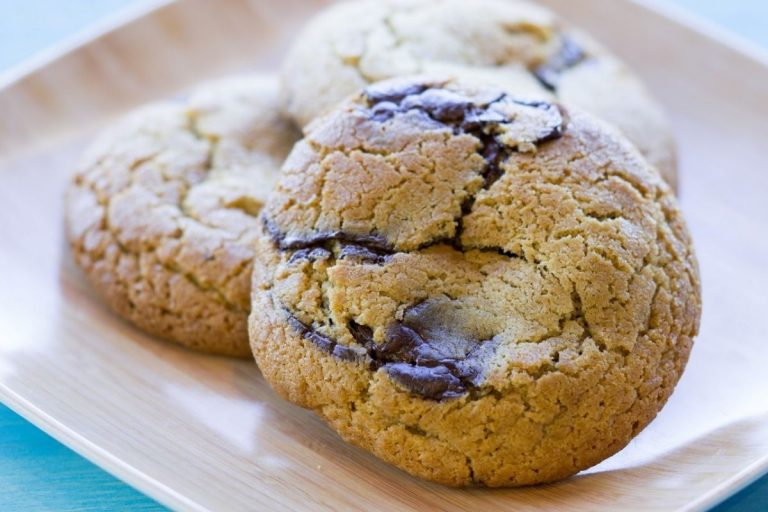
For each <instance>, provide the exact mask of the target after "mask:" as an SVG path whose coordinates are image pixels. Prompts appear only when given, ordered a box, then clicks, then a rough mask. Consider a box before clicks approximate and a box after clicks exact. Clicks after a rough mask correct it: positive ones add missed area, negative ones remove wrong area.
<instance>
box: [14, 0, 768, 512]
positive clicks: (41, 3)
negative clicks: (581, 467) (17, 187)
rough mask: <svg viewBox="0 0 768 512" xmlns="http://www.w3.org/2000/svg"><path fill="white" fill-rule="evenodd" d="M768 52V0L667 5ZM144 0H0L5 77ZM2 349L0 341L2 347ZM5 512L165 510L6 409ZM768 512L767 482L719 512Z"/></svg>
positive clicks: (686, 0) (676, 0)
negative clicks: (49, 48)
mask: <svg viewBox="0 0 768 512" xmlns="http://www.w3.org/2000/svg"><path fill="white" fill-rule="evenodd" d="M660 1H664V2H666V3H669V4H672V5H676V6H679V7H681V8H683V9H687V10H689V11H691V12H693V13H695V14H697V15H698V16H699V17H701V18H706V19H709V20H710V21H713V22H715V23H717V24H719V25H721V26H723V27H724V28H726V29H729V30H731V31H732V32H735V33H737V34H739V35H741V36H743V37H744V38H746V39H749V40H751V41H752V42H753V43H757V44H759V45H762V46H764V47H768V2H766V1H765V0H733V1H730V2H724V1H722V0H660ZM140 2H141V0H95V1H94V0H69V1H67V2H60V1H59V0H24V2H5V1H0V42H1V44H0V73H2V72H3V71H5V70H7V69H9V68H11V67H13V66H15V65H18V64H19V63H21V62H23V61H24V60H26V59H28V58H30V57H32V56H34V55H35V54H36V53H38V52H40V51H42V50H44V49H46V48H48V47H50V46H51V45H53V44H56V43H57V42H59V41H62V40H65V39H66V38H68V37H71V36H72V35H73V34H75V33H77V32H78V31H80V30H83V29H84V28H86V27H88V26H89V25H90V24H92V23H94V22H96V21H99V20H101V19H103V18H104V17H106V16H113V15H115V13H117V12H119V10H121V9H125V8H129V7H131V6H135V4H137V3H140ZM0 342H1V341H0ZM0 510H2V511H9V512H10V511H16V510H24V511H27V510H34V511H48V510H50V511H69V510H77V511H84V510H85V511H88V510H138V511H156V510H164V508H163V507H162V506H161V505H159V504H157V503H156V502H154V501H153V500H152V499H150V498H148V497H146V496H144V495H143V494H141V493H140V492H138V491H136V490H134V489H132V488H131V487H129V486H128V485H126V484H124V483H123V482H121V481H119V480H117V479H116V478H114V477H112V476H111V475H109V474H108V473H106V472H105V471H103V470H101V469H100V468H98V467H97V466H95V465H94V464H92V463H90V462H88V461H87V460H85V459H84V458H82V457H80V456H79V455H77V454H76V453H74V452H73V451H72V450H70V449H68V448H66V447H65V446H64V445H62V444H60V443H58V442H57V441H55V440H54V439H52V438H51V437H50V436H48V435H47V434H45V433H44V432H42V431H41V430H39V429H38V428H36V427H35V426H33V425H32V424H30V423H28V422H27V421H25V420H24V419H23V418H21V417H20V416H18V415H17V414H15V413H14V412H13V411H11V410H10V409H8V408H6V407H4V406H2V405H0ZM753 510H754V511H759V510H768V475H766V476H764V477H763V478H761V479H759V480H758V481H757V482H755V483H754V484H752V485H750V486H749V487H747V488H746V489H744V490H743V491H741V492H740V493H738V494H736V495H735V496H733V497H731V498H729V499H728V500H727V501H725V502H724V503H722V504H721V505H719V506H717V507H716V508H715V509H713V512H735V511H753Z"/></svg>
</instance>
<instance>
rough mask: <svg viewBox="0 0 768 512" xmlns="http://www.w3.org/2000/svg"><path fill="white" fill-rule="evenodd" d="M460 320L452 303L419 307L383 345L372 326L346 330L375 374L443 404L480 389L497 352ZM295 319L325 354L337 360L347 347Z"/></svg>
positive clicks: (408, 313) (392, 330)
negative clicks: (381, 370) (341, 349)
mask: <svg viewBox="0 0 768 512" xmlns="http://www.w3.org/2000/svg"><path fill="white" fill-rule="evenodd" d="M457 316H460V313H458V315H457V313H456V310H455V308H454V309H453V310H452V309H451V305H450V303H446V302H438V301H425V302H422V303H419V304H416V305H414V306H411V307H410V308H408V309H407V310H406V312H405V314H404V318H403V320H402V321H394V322H392V323H391V324H390V325H389V327H388V328H387V329H386V333H385V335H384V341H383V342H382V343H381V344H377V343H376V342H375V341H374V339H373V329H372V328H371V327H369V326H367V325H362V324H358V323H357V322H355V321H354V320H353V321H350V322H349V324H348V325H347V328H348V329H349V332H350V334H352V337H353V338H354V339H355V341H356V342H357V343H358V344H360V346H361V347H360V350H361V351H364V352H365V353H367V355H368V360H369V364H370V366H371V368H372V369H378V368H384V370H385V371H386V372H387V373H388V374H390V375H391V376H392V377H393V378H394V379H395V380H396V381H397V382H398V383H400V384H401V385H402V386H404V387H406V388H408V389H409V390H411V391H412V392H414V393H416V394H418V395H420V396H423V397H424V398H429V399H431V400H443V399H446V398H455V397H458V396H461V395H462V394H464V393H467V392H469V390H470V389H472V388H474V387H476V386H477V385H479V383H480V381H481V380H482V376H483V368H484V367H485V361H486V360H487V359H488V358H489V357H490V356H491V355H492V354H493V351H494V350H495V347H496V343H495V342H494V341H493V340H492V339H491V340H485V341H482V340H479V339H476V338H477V337H476V336H475V335H473V333H472V332H471V331H472V327H471V326H472V323H471V321H470V320H466V321H462V320H461V318H457ZM290 318H294V320H293V321H291V325H292V327H293V328H294V329H295V330H297V331H298V332H299V333H300V334H301V335H302V336H303V337H304V338H305V339H307V340H309V341H312V342H313V343H315V344H316V345H317V346H318V348H320V349H321V350H324V351H326V352H329V353H332V354H334V355H336V354H335V353H334V349H337V348H339V347H342V345H338V344H335V343H334V342H332V341H331V340H328V338H326V337H325V336H322V335H318V337H315V336H312V335H311V334H310V333H309V332H308V331H310V330H311V329H309V328H308V327H307V326H305V325H304V324H301V323H300V322H298V321H297V320H296V319H295V317H291V316H290V313H289V319H290ZM289 321H290V320H289ZM345 348H349V347H345ZM337 357H339V356H337ZM354 360H359V358H357V359H354Z"/></svg>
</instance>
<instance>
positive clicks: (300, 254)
mask: <svg viewBox="0 0 768 512" xmlns="http://www.w3.org/2000/svg"><path fill="white" fill-rule="evenodd" d="M331 256H333V255H332V254H331V251H329V250H328V249H325V248H323V247H307V248H305V249H299V250H298V251H296V252H294V253H293V254H291V257H290V258H288V263H295V262H297V261H299V260H309V261H316V260H325V259H328V258H330V257H331Z"/></svg>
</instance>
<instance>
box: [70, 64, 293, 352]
mask: <svg viewBox="0 0 768 512" xmlns="http://www.w3.org/2000/svg"><path fill="white" fill-rule="evenodd" d="M298 137H299V134H298V133H297V130H296V129H295V128H294V127H293V124H292V123H290V122H289V121H288V120H287V119H286V118H284V117H283V116H282V114H281V112H280V108H279V92H278V84H277V79H276V78H274V77H264V76H251V77H238V78H231V79H226V80H222V81H219V82H215V83H211V84H208V85H206V86H204V87H202V88H200V90H198V91H197V92H195V93H193V94H192V95H191V96H190V97H189V99H188V100H186V101H183V102H167V103H162V104H155V105H152V106H149V107H145V108H143V109H140V110H139V111H137V112H134V113H132V114H131V115H129V116H128V117H127V118H126V119H124V120H122V121H120V122H119V123H118V124H117V125H116V126H114V127H113V128H111V129H109V130H108V131H106V132H105V133H104V134H103V135H101V136H100V137H99V138H98V140H97V141H96V142H95V143H94V144H93V146H92V147H90V148H89V149H88V150H87V152H86V153H85V155H84V156H83V158H82V161H81V162H80V164H79V167H78V169H77V172H76V173H75V175H74V177H73V179H72V182H71V185H70V187H69V189H68V192H67V197H66V201H65V205H66V223H67V236H68V238H69V241H70V244H71V248H72V251H73V253H74V257H75V261H76V262H77V264H78V265H79V266H80V267H82V269H83V270H84V271H85V274H86V275H87V277H88V278H89V280H90V282H91V283H92V284H93V286H94V287H95V288H96V289H97V290H98V291H99V292H100V293H101V295H103V297H104V298H105V299H106V302H107V303H108V304H109V305H110V306H111V308H112V309H113V310H115V311H116V312H117V313H118V314H120V315H121V316H123V317H125V318H126V319H128V320H130V321H131V322H133V323H134V324H136V325H137V326H138V327H140V328H141V329H143V330H145V331H147V332H148V333H151V334H154V335H157V336H161V337H163V338H167V339H169V340H173V341H176V342H178V343H180V344H182V345H185V346H187V347H190V348H194V349H197V350H201V351H204V352H210V353H214V354H223V355H231V356H239V357H250V349H249V346H248V328H247V316H248V312H249V311H250V273H251V267H252V259H253V246H252V244H253V238H254V234H255V232H256V231H257V229H256V228H257V227H258V226H259V224H258V222H257V220H256V219H257V215H258V213H259V210H260V209H261V206H262V204H263V202H264V200H265V198H266V196H267V194H268V193H269V191H270V190H271V188H272V186H273V185H274V182H275V180H276V179H277V175H278V172H279V169H280V165H281V164H282V161H283V159H284V157H285V155H287V154H288V151H289V150H290V148H291V146H292V145H293V142H294V141H295V140H296V139H298Z"/></svg>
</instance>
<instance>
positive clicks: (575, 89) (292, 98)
mask: <svg viewBox="0 0 768 512" xmlns="http://www.w3.org/2000/svg"><path fill="white" fill-rule="evenodd" d="M433 72H439V73H441V74H445V73H450V74H451V75H453V76H455V77H459V78H461V79H462V80H465V81H466V80H467V79H471V80H475V81H479V82H484V83H487V84H490V85H498V86H500V87H502V88H504V89H505V90H507V91H509V92H510V93H511V94H514V95H515V96H516V97H529V98H540V99H545V100H552V99H558V100H560V101H562V102H564V103H566V104H568V105H574V106H577V107H580V108H582V109H584V110H587V111H589V112H591V113H593V114H595V115H597V116H598V117H601V118H603V119H604V120H606V121H609V122H610V123H613V124H614V125H615V126H617V127H618V128H619V129H620V130H621V131H622V132H623V133H624V134H625V135H626V136H627V137H628V138H629V139H630V140H631V141H632V142H633V143H634V144H635V145H636V146H637V147H638V148H639V149H640V152H641V153H642V154H644V155H645V157H646V158H647V159H648V160H649V161H650V162H651V163H652V164H653V165H655V166H657V167H658V169H659V170H660V172H661V173H662V175H663V176H664V177H665V179H666V180H667V182H668V183H669V184H670V185H672V186H673V188H674V187H675V186H676V183H677V177H676V161H675V148H674V142H673V137H672V133H671V130H670V127H669V125H668V123H667V121H666V119H665V117H664V115H663V113H662V111H661V108H660V107H659V105H658V104H657V103H656V102H655V101H654V100H653V99H652V98H651V97H650V95H649V94H648V93H647V91H646V90H645V87H644V86H643V85H642V84H641V83H640V81H639V80H638V79H637V78H636V77H635V76H634V74H633V73H632V72H631V71H630V70H629V69H628V68H627V67H626V66H625V65H624V64H623V63H622V62H621V61H619V60H618V59H617V58H616V57H615V56H613V55H612V54H611V53H610V52H608V51H607V50H606V49H605V48H604V47H602V46H600V45H599V44H598V43H596V42H595V41H594V40H592V39H591V38H590V37H588V36H587V35H585V34H583V33H581V32H579V31H577V30H575V29H573V28H572V27H570V26H567V25H565V24H564V23H562V22H561V21H560V20H559V19H558V18H557V17H556V16H555V15H554V14H553V13H552V12H551V11H549V10H547V9H545V8H543V7H540V6H538V5H533V4H530V3H527V2H523V1H519V0H517V1H516V0H475V1H472V2H468V1H466V0H362V1H355V2H343V3H339V4H337V5H334V6H332V7H330V8H328V9H327V10H325V11H323V12H321V13H320V14H319V15H318V16H317V17H316V18H315V19H313V20H312V21H311V22H310V23H309V24H308V26H307V27H306V28H305V29H304V31H303V32H301V33H300V34H299V35H298V36H297V38H296V41H295V43H294V45H293V48H292V50H291V51H290V53H289V54H288V56H287V58H286V60H285V62H284V65H283V70H282V78H283V83H284V87H285V89H284V93H285V98H284V101H285V106H286V109H287V112H288V113H289V114H290V115H292V116H293V117H294V118H295V119H296V120H297V121H298V122H299V123H300V124H302V125H304V124H306V123H308V122H309V121H311V120H312V119H313V118H314V117H316V116H317V115H319V114H321V113H322V112H324V111H325V110H326V109H328V108H330V107H332V106H333V105H334V104H336V103H337V102H338V101H340V100H342V99H344V98H345V97H346V96H347V95H349V94H353V93H354V92H356V91H358V90H360V89H361V88H363V87H365V86H366V85H367V84H369V83H372V82H375V81H378V80H383V79H386V78H390V77H395V76H401V75H407V74H415V73H433Z"/></svg>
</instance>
